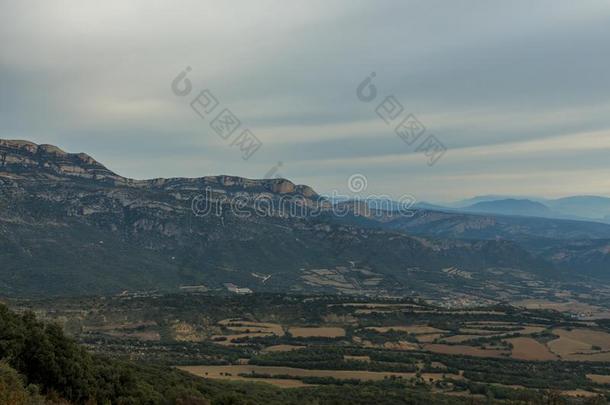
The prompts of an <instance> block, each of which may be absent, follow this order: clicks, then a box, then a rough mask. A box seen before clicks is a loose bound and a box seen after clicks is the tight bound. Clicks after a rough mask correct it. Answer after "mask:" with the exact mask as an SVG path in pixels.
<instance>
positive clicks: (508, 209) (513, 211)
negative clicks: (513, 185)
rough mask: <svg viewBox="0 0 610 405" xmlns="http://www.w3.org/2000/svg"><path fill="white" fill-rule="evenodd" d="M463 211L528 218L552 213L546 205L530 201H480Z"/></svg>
mask: <svg viewBox="0 0 610 405" xmlns="http://www.w3.org/2000/svg"><path fill="white" fill-rule="evenodd" d="M462 210H465V211H471V212H483V213H491V214H499V215H520V216H529V217H552V216H553V213H552V211H551V209H550V208H549V207H547V206H546V205H544V204H542V203H539V202H535V201H530V200H517V199H512V198H511V199H506V200H494V201H482V202H478V203H476V204H473V205H470V206H468V207H465V208H462Z"/></svg>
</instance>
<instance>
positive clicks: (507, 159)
mask: <svg viewBox="0 0 610 405" xmlns="http://www.w3.org/2000/svg"><path fill="white" fill-rule="evenodd" d="M187 67H188V68H189V71H188V72H187V74H186V76H185V77H186V79H188V81H189V83H190V87H188V89H190V92H188V94H186V95H181V94H182V93H180V92H178V93H179V94H177V92H176V91H175V89H176V88H179V89H180V90H184V92H186V90H187V87H185V86H187V85H186V84H185V83H186V82H185V81H184V80H179V81H177V82H176V83H178V84H179V86H178V87H172V82H173V81H174V80H175V79H176V77H177V76H178V75H179V74H180V73H181V72H183V71H185V69H186V68H187ZM372 74H374V78H372V81H371V82H370V84H371V85H372V86H374V89H375V98H374V99H373V100H370V101H368V99H367V98H366V97H362V94H363V93H362V91H361V92H358V88H359V86H360V85H361V83H362V82H363V81H364V80H365V79H366V78H367V77H370V76H371V75H372ZM176 80H177V79H176ZM362 89H365V90H366V91H369V90H371V87H369V86H368V85H367V86H364V87H362ZM204 90H207V91H208V93H204V94H206V95H207V94H211V95H213V97H214V99H215V100H216V101H217V104H216V103H210V104H208V105H207V108H209V109H210V112H209V113H207V112H206V113H205V114H202V116H200V115H198V114H197V113H196V112H195V111H194V109H193V107H192V106H191V103H192V102H194V101H195V100H198V103H196V104H194V105H195V106H196V107H199V108H200V110H199V111H200V112H201V111H202V110H201V108H202V107H201V106H202V105H203V103H202V100H203V99H202V98H201V96H200V95H201V92H202V91H204ZM359 94H360V95H361V97H358V95H359ZM367 94H370V93H367ZM388 97H390V98H389V99H388ZM205 100H208V99H205ZM363 100H364V101H363ZM388 100H390V101H388ZM389 102H393V103H394V104H388V103H389ZM396 103H400V106H402V108H401V107H398V104H396ZM212 105H215V107H214V108H213V109H212ZM389 105H393V106H394V109H393V110H392V108H390V107H388V106H389ZM225 109H228V110H229V111H230V112H231V113H232V114H233V116H234V117H236V118H237V119H238V120H239V122H240V126H239V127H238V128H237V129H235V132H234V133H232V134H229V135H228V134H226V133H223V132H222V131H221V133H220V134H219V133H217V132H216V131H215V130H214V128H213V127H212V122H213V120H214V119H215V118H216V116H218V115H219V114H220V115H221V116H222V113H223V112H224V111H225ZM398 112H401V114H394V113H398ZM388 114H389V115H388ZM409 114H412V115H413V116H414V117H415V118H416V119H417V120H418V122H419V123H420V124H421V125H422V126H423V127H424V128H425V131H424V132H423V135H421V136H420V137H419V138H417V139H416V140H415V141H414V142H413V143H412V144H408V143H407V142H405V141H404V140H403V139H401V138H400V137H399V136H397V135H396V133H395V129H396V125H397V124H399V123H400V122H401V121H402V120H403V119H407V117H408V116H409ZM383 118H385V119H386V121H389V123H386V121H384V119H383ZM216 122H218V121H216ZM246 129H247V130H249V132H248V134H250V135H253V136H255V137H256V139H258V141H259V142H260V147H259V148H258V149H257V150H256V151H254V153H253V154H252V155H251V156H249V158H248V159H244V151H242V150H240V143H239V141H238V139H242V140H243V139H244V138H243V137H242V138H239V137H241V136H242V135H241V134H242V133H243V131H244V130H246ZM431 135H433V136H434V138H429V137H430V136H431ZM248 136H249V135H248ZM225 137H226V139H225ZM0 138H4V139H26V140H30V141H33V142H36V143H47V144H54V145H57V146H59V147H61V148H62V149H64V150H66V151H68V152H86V153H88V154H90V155H91V156H93V157H94V158H96V159H97V160H98V161H100V162H102V163H103V164H104V165H106V166H107V167H108V168H110V169H111V170H113V171H115V172H116V173H118V174H121V175H123V176H126V177H132V178H138V179H145V178H155V177H201V176H207V175H217V174H228V175H237V176H243V177H248V178H263V177H265V176H271V177H276V176H281V177H285V178H288V179H290V180H292V181H293V182H295V183H297V184H307V185H310V186H312V187H313V188H314V189H315V190H316V191H318V192H320V193H326V194H329V193H331V192H332V191H333V190H337V191H338V192H339V193H343V194H348V195H349V194H350V193H351V192H352V191H353V190H350V188H349V187H348V184H349V179H350V178H354V176H358V177H360V178H365V179H366V188H365V189H363V190H360V191H361V193H367V194H374V195H388V196H390V197H392V198H399V197H400V196H402V195H405V194H409V195H412V196H414V197H415V198H416V199H417V200H419V201H433V202H434V201H436V202H446V201H451V200H457V199H461V198H466V197H471V196H475V195H484V194H501V195H520V196H523V195H526V196H529V195H532V196H540V197H560V196H567V195H577V194H595V195H606V196H610V163H609V162H610V160H609V156H610V2H609V1H601V0H600V1H587V0H582V1H572V0H569V1H562V0H552V1H547V0H538V1H520V0H516V1H510V2H508V1H496V0H492V1H489V0H479V1H474V0H462V1H459V2H458V1H451V0H445V1H437V0H422V1H408V0H370V1H360V0H293V1H285V0H283V1H282V0H257V1H245V0H244V1H231V0H227V1H208V0H198V1H155V0H146V1H138V0H132V1H124V0H121V1H118V0H117V1H113V0H111V1H104V2H100V1H84V0H75V1H61V0H58V1H46V0H41V1H29V0H20V1H6V0H0ZM249 139H252V138H249ZM429 139H435V140H437V141H438V142H440V144H442V145H443V148H444V149H446V151H445V152H444V154H443V155H442V156H441V157H440V158H439V159H438V160H437V161H436V162H435V163H434V164H433V165H430V164H429V163H430V159H431V157H438V155H433V156H430V155H426V153H425V150H424V151H422V145H428V143H426V142H427V140H429ZM424 149H425V148H424ZM438 150H440V149H438ZM438 150H437V151H438Z"/></svg>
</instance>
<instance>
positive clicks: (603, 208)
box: [546, 196, 610, 220]
mask: <svg viewBox="0 0 610 405" xmlns="http://www.w3.org/2000/svg"><path fill="white" fill-rule="evenodd" d="M546 204H547V205H548V206H549V207H550V208H551V209H552V210H553V211H555V212H558V213H561V214H564V215H570V216H573V217H580V218H589V219H597V220H608V219H609V218H610V198H608V197H599V196H574V197H566V198H560V199H557V200H548V201H546Z"/></svg>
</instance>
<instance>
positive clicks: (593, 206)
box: [434, 195, 610, 223]
mask: <svg viewBox="0 0 610 405" xmlns="http://www.w3.org/2000/svg"><path fill="white" fill-rule="evenodd" d="M434 207H435V209H442V210H451V211H459V212H483V213H493V214H499V215H522V216H533V217H548V218H558V219H579V220H585V221H596V222H603V223H610V198H608V197H601V196H571V197H564V198H558V199H545V198H538V197H524V196H499V195H488V196H478V197H474V198H469V199H466V200H461V201H456V202H453V203H448V204H445V205H442V204H435V205H434Z"/></svg>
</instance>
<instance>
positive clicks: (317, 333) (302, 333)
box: [288, 327, 345, 338]
mask: <svg viewBox="0 0 610 405" xmlns="http://www.w3.org/2000/svg"><path fill="white" fill-rule="evenodd" d="M288 331H289V332H290V334H291V335H292V336H294V337H306V338H307V337H330V338H335V337H343V336H345V329H343V328H335V327H316V328H309V327H307V328H303V327H293V328H290V329H289V330H288Z"/></svg>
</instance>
